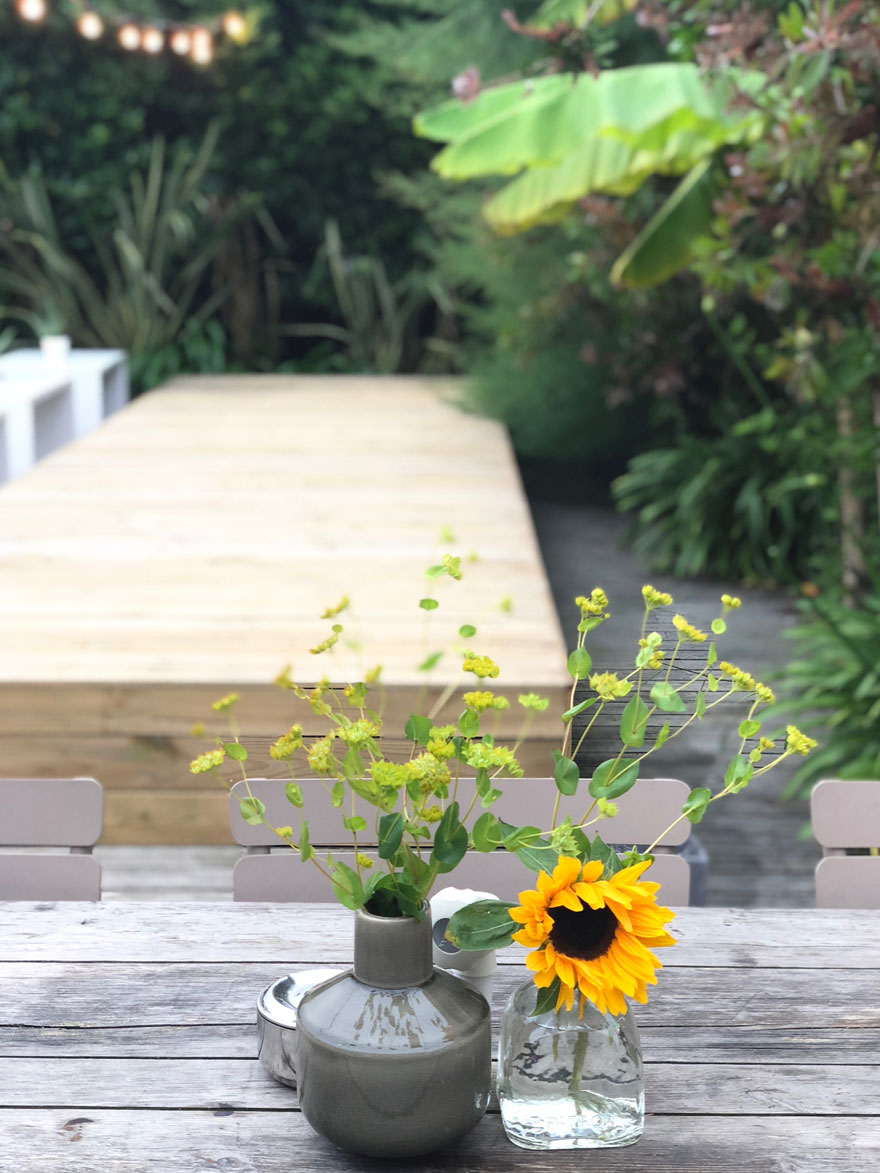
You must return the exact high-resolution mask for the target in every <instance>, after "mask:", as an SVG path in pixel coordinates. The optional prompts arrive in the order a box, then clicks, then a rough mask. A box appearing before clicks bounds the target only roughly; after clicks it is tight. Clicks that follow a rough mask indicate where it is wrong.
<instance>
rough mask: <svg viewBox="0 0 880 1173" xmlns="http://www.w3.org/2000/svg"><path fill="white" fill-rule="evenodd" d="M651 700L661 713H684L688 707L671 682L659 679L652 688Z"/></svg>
mask: <svg viewBox="0 0 880 1173" xmlns="http://www.w3.org/2000/svg"><path fill="white" fill-rule="evenodd" d="M651 700H652V701H653V702H654V704H655V705H656V706H657V708H658V709H659V710H660V712H661V713H684V712H686V711H687V707H686V705H685V703H684V701H683V700H682V699H681V697H680V696H679V694H678V693H677V692H676V691H675V689H674V688H673V687H672V685H671V684H667V683H666V682H665V681H662V680H661V681H658V683H657V684H655V685H654V687H653V688H652V689H651Z"/></svg>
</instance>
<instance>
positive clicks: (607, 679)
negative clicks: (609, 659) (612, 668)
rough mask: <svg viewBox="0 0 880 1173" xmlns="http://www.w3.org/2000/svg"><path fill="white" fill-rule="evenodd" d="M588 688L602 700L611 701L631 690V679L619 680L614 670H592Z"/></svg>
mask: <svg viewBox="0 0 880 1173" xmlns="http://www.w3.org/2000/svg"><path fill="white" fill-rule="evenodd" d="M590 688H592V690H593V692H597V693H598V694H599V696H600V697H601V698H602V700H603V701H613V700H617V699H618V698H619V697H623V696H626V694H627V693H628V692H631V691H632V681H631V680H621V679H620V677H619V676H617V675H615V673H614V672H594V673H593V675H592V676H591V677H590Z"/></svg>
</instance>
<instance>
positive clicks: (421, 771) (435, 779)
mask: <svg viewBox="0 0 880 1173" xmlns="http://www.w3.org/2000/svg"><path fill="white" fill-rule="evenodd" d="M404 769H405V770H406V774H407V779H408V781H410V782H418V784H419V787H420V788H421V791H422V794H439V795H440V796H441V797H445V795H446V788H447V787H448V786H449V783H450V782H451V781H452V775H451V774H450V773H449V767H448V766H447V765H446V763H445V762H443V761H438V760H437V758H435V757H434V755H433V754H431V753H420V754H419V756H418V757H417V758H413V759H412V761H411V762H406V763H405V765H404Z"/></svg>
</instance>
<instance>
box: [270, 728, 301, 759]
mask: <svg viewBox="0 0 880 1173" xmlns="http://www.w3.org/2000/svg"><path fill="white" fill-rule="evenodd" d="M302 744H303V731H302V725H291V727H290V730H289V731H288V732H287V733H282V735H281V736H280V737H279V738H278V740H277V741H276V742H275V743H274V744H273V745H271V746H270V747H269V756H270V757H272V758H274V759H275V761H276V762H286V761H287V760H288V759H289V758H292V757H293V755H294V754H295V753H296V751H297V750H298V749H302Z"/></svg>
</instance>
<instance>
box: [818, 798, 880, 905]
mask: <svg viewBox="0 0 880 1173" xmlns="http://www.w3.org/2000/svg"><path fill="white" fill-rule="evenodd" d="M810 809H811V814H812V818H813V834H814V835H815V837H816V839H817V841H818V842H819V843H820V844H821V846H822V849H823V854H824V858H823V859H821V860H820V861H819V863H818V865H817V866H816V905H817V907H819V908H880V855H871V854H867V855H866V854H864V851H865V849H866V848H867V849H868V850H869V851H870V849H871V848H873V849H874V850H876V851H880V781H876V782H867V781H866V782H843V781H840V780H838V779H836V778H835V779H832V778H826V779H823V781H821V782H819V783H817V785H816V788H815V789H814V791H813V794H812V798H811V799H810ZM857 850H861V852H862V853H863V854H859V855H848V854H847V852H848V851H857Z"/></svg>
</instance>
